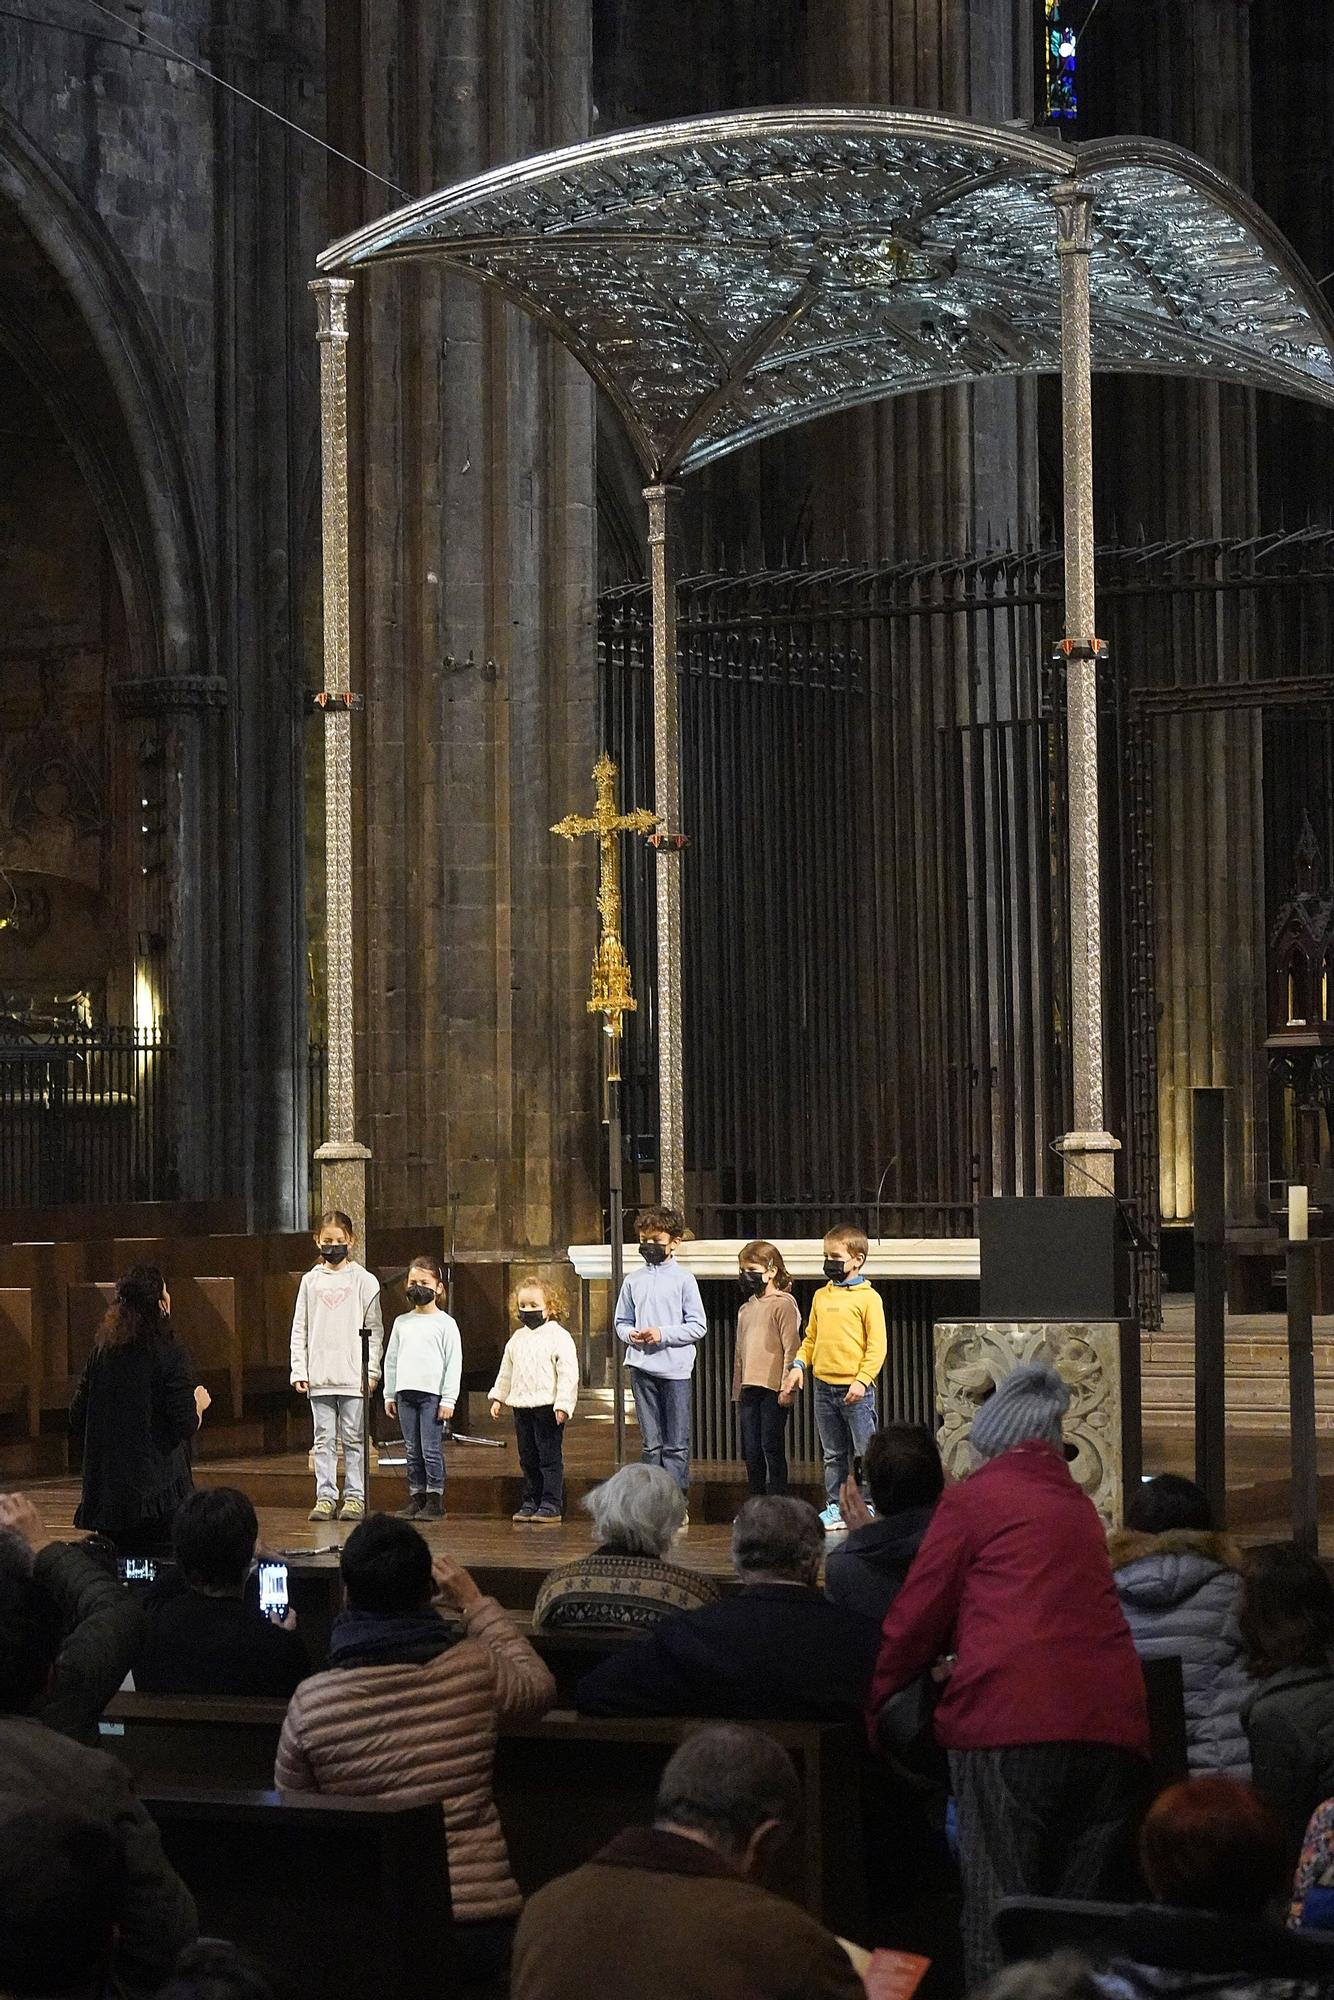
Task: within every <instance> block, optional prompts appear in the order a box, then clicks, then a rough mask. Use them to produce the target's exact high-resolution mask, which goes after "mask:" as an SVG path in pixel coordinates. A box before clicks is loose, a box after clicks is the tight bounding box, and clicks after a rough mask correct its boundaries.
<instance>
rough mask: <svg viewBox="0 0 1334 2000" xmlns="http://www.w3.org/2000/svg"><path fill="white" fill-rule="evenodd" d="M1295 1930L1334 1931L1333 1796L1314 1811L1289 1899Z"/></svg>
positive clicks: (1289, 1911)
mask: <svg viewBox="0 0 1334 2000" xmlns="http://www.w3.org/2000/svg"><path fill="white" fill-rule="evenodd" d="M1288 1924H1289V1926H1290V1927H1291V1928H1292V1929H1293V1930H1313V1931H1334V1799H1326V1800H1325V1803H1324V1804H1323V1805H1322V1806H1317V1807H1316V1809H1315V1811H1314V1812H1313V1813H1312V1815H1311V1823H1310V1825H1309V1826H1308V1827H1307V1829H1306V1837H1305V1839H1304V1840H1303V1841H1302V1851H1301V1856H1300V1858H1299V1860H1298V1862H1297V1872H1296V1875H1295V1876H1294V1877H1293V1883H1292V1893H1291V1895H1290V1897H1289V1899H1288Z"/></svg>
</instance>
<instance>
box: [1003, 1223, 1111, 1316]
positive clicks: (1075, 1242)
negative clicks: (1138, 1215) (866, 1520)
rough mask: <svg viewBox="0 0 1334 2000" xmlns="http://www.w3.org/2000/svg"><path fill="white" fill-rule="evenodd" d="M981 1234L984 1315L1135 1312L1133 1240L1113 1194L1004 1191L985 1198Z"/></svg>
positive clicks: (1075, 1314)
mask: <svg viewBox="0 0 1334 2000" xmlns="http://www.w3.org/2000/svg"><path fill="white" fill-rule="evenodd" d="M977 1233H978V1238H979V1241H980V1246H981V1254H982V1290H981V1313H980V1317H981V1318H982V1319H986V1320H993V1319H1050V1320H1094V1319H1099V1320H1102V1319H1124V1318H1125V1317H1126V1316H1127V1315H1128V1313H1129V1311H1130V1261H1129V1257H1128V1255H1127V1248H1128V1246H1127V1243H1126V1239H1125V1228H1124V1225H1123V1224H1122V1221H1121V1217H1120V1215H1119V1213H1118V1211H1117V1206H1116V1203H1115V1202H1114V1201H1112V1200H1111V1199H1110V1198H1107V1199H1104V1198H1103V1197H1102V1196H1100V1195H1089V1196H1087V1197H1086V1196H1084V1195H1027V1196H1011V1195H1000V1196H997V1197H996V1198H995V1199H994V1200H992V1201H980V1202H979V1203H978V1205H977Z"/></svg>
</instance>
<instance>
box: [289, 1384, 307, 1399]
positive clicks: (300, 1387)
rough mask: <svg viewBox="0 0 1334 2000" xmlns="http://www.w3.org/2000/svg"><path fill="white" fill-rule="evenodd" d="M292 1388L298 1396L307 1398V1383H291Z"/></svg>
mask: <svg viewBox="0 0 1334 2000" xmlns="http://www.w3.org/2000/svg"><path fill="white" fill-rule="evenodd" d="M292 1387H293V1388H294V1389H295V1390H296V1393H297V1395H298V1396H308V1395H309V1394H310V1384H309V1382H293V1384H292Z"/></svg>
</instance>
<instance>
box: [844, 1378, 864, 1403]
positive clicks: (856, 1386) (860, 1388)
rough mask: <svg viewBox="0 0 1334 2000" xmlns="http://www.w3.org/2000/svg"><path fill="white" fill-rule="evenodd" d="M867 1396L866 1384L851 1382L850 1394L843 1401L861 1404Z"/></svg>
mask: <svg viewBox="0 0 1334 2000" xmlns="http://www.w3.org/2000/svg"><path fill="white" fill-rule="evenodd" d="M865 1394H866V1384H865V1383H864V1382H849V1384H848V1393H847V1395H846V1396H845V1397H844V1398H843V1401H844V1402H845V1403H860V1401H861V1399H862V1397H863V1396H864V1395H865Z"/></svg>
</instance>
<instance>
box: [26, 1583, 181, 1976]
mask: <svg viewBox="0 0 1334 2000" xmlns="http://www.w3.org/2000/svg"><path fill="white" fill-rule="evenodd" d="M59 1643H60V1625H59V1619H58V1615H57V1613H56V1609H55V1605H54V1602H53V1600H52V1598H51V1596H50V1595H49V1593H48V1592H46V1591H45V1590H43V1589H42V1587H41V1585H40V1584H39V1583H38V1582H37V1581H36V1580H35V1579H34V1578H33V1577H31V1576H23V1575H21V1574H19V1573H18V1572H16V1571H15V1570H13V1569H10V1568H0V1795H3V1797H4V1799H5V1801H6V1807H5V1809H4V1810H3V1812H2V1813H0V1817H3V1818H4V1819H5V1820H7V1821H9V1822H10V1826H9V1827H8V1828H7V1829H6V1830H3V1831H0V1918H3V1919H8V1916H9V1913H10V1911H11V1910H12V1909H14V1908H15V1907H16V1906H17V1905H19V1904H20V1903H22V1902H23V1901H24V1900H25V1899H26V1898H28V1897H32V1898H39V1897H40V1896H41V1895H44V1894H46V1893H48V1892H47V1891H45V1890H43V1889H42V1887H41V1882H40V1880H39V1878H40V1877H41V1876H42V1875H43V1874H44V1872H45V1863H39V1861H38V1858H37V1857H38V1854H39V1852H40V1853H45V1855H46V1857H47V1860H48V1861H49V1862H50V1864H51V1867H52V1869H53V1870H54V1871H55V1872H56V1873H58V1874H59V1876H60V1881H59V1882H58V1883H56V1884H55V1886H54V1889H53V1891H52V1893H58V1894H63V1893H68V1894H70V1895H76V1896H77V1895H78V1894H79V1893H80V1890H79V1883H80V1881H81V1880H82V1879H83V1873H81V1871H84V1873H86V1870H87V1868H88V1867H89V1866H90V1865H91V1862H90V1857H92V1855H93V1853H94V1845H93V1843H92V1842H91V1841H90V1842H88V1843H81V1842H79V1841H74V1842H73V1846H72V1848H70V1849H69V1851H68V1853H67V1858H66V1860H65V1861H63V1862H59V1861H58V1855H57V1854H56V1853H55V1851H54V1850H55V1849H61V1843H62V1841H64V1840H65V1838H66V1836H65V1834H64V1833H62V1832H61V1831H60V1828H59V1827H58V1826H57V1824H56V1821H55V1819H54V1818H53V1819H52V1820H50V1821H48V1822H47V1823H46V1830H45V1832H42V1833H40V1838H39V1830H38V1829H36V1828H33V1829H32V1835H33V1837H32V1841H31V1842H29V1841H28V1840H27V1839H26V1838H25V1835H24V1833H23V1831H22V1830H21V1828H20V1830H19V1831H18V1832H15V1831H14V1830H13V1826H12V1822H13V1819H14V1817H15V1815H22V1814H25V1813H27V1812H29V1811H31V1809H32V1808H33V1807H34V1806H35V1805H36V1804H37V1803H38V1802H40V1805H41V1808H42V1810H43V1811H45V1812H46V1813H48V1814H51V1815H64V1816H65V1820H66V1821H67V1820H68V1819H70V1818H71V1817H72V1818H74V1819H77V1820H79V1821H81V1822H82V1821H84V1820H93V1821H95V1822H97V1824H98V1825H99V1826H100V1827H101V1828H102V1829H103V1830H104V1831H105V1832H106V1834H107V1835H108V1836H109V1837H110V1840H111V1841H112V1843H113V1844H114V1847H115V1850H116V1853H117V1855H118V1856H119V1864H120V1869H121V1870H123V1875H118V1880H117V1882H116V1883H115V1884H113V1885H112V1886H113V1887H114V1888H115V1891H116V1939H115V1949H114V1954H113V1971H114V1974H115V1978H116V1980H117V1981H118V1983H119V1989H120V1990H121V1991H123V1992H124V1993H125V1994H127V1995H131V1996H134V1995H148V1994H152V1993H156V1991H157V1989H158V1987H159V1986H160V1985H161V1984H162V1981H163V1979H164V1978H165V1977H166V1975H167V1974H168V1972H170V1970H171V1967H172V1965H173V1964H174V1963H175V1960H176V1955H177V1953H178V1952H179V1951H180V1950H181V1948H182V1946H184V1945H186V1944H188V1943H189V1942H190V1941H191V1939H193V1937H194V1936H195V1933H196V1929H197V1920H196V1915H195V1906H194V1902H193V1899H192V1898H191V1896H190V1894H189V1891H188V1890H187V1889H186V1887H185V1885H184V1883H183V1882H181V1881H180V1879H179V1878H178V1876H177V1875H176V1874H175V1872H174V1870H173V1869H172V1868H171V1867H170V1866H169V1865H168V1862H167V1858H166V1856H165V1855H164V1853H163V1852H162V1842H161V1840H160V1839H159V1837H158V1831H157V1828H156V1827H155V1826H154V1824H153V1822H152V1820H151V1819H150V1818H149V1816H148V1814H147V1813H146V1812H145V1810H144V1808H143V1807H142V1806H141V1805H140V1804H139V1802H138V1800H137V1799H136V1798H135V1796H134V1793H133V1791H132V1789H131V1786H130V1781H129V1777H128V1775H127V1773H126V1771H125V1769H124V1767H123V1766H122V1765H120V1764H118V1763H117V1762H116V1761H115V1759H114V1758H112V1757H108V1756H106V1755H105V1754H104V1753H103V1752H102V1751H101V1750H89V1749H86V1748H85V1747H84V1745H83V1744H81V1743H74V1742H71V1740H70V1739H69V1737H67V1736H62V1735H61V1734H59V1732H58V1731H56V1730H54V1729H48V1728H47V1726H46V1725H45V1723H43V1722H40V1721H38V1720H37V1718H36V1716H35V1715H34V1713H33V1711H34V1709H35V1708H37V1707H38V1705H39V1703H40V1699H41V1696H42V1692H43V1690H44V1689H45V1688H47V1687H48V1686H49V1684H50V1682H51V1678H52V1674H53V1670H54V1667H55V1663H56V1655H57V1652H58V1649H59ZM22 1824H26V1822H23V1823H21V1825H22ZM71 1838H72V1836H71ZM61 1851H62V1852H63V1851H65V1850H63V1849H61ZM102 1851H104V1852H108V1851H109V1850H108V1849H107V1847H106V1843H105V1842H103V1843H102ZM21 1884H26V1887H20V1885H21ZM62 1884H63V1887H62V1886H61V1885H62ZM99 1921H100V1920H99V1919H98V1917H97V1912H96V1910H95V1909H92V1908H90V1911H89V1917H88V1925H89V1931H90V1934H91V1935H93V1936H100V1935H101V1933H100V1932H99V1931H98V1923H99ZM15 1936H16V1937H17V1933H16V1934H15ZM65 1945H68V1946H69V1947H70V1948H71V1949H74V1948H77V1940H75V1939H73V1938H67V1939H64V1940H62V1941H61V1948H63V1947H64V1946H65ZM15 1948H16V1949H18V1948H19V1946H18V1944H17V1943H16V1946H15ZM28 1990H29V1989H27V1988H25V1987H24V1986H22V1985H21V1984H6V1983H5V1982H4V1981H3V1980H2V1979H0V1991H2V1992H5V1993H8V1994H15V1995H17V1994H22V1993H24V1992H26V1991H28Z"/></svg>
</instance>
